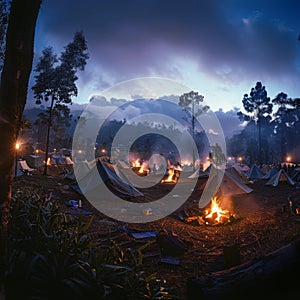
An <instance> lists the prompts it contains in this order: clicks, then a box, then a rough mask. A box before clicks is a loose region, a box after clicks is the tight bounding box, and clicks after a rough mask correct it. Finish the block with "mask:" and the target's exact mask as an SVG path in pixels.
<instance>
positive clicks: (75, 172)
mask: <svg viewBox="0 0 300 300" xmlns="http://www.w3.org/2000/svg"><path fill="white" fill-rule="evenodd" d="M95 163H96V160H95V159H94V160H91V161H87V160H85V161H79V162H76V163H74V164H73V169H72V171H71V172H69V173H68V174H66V176H65V178H66V179H70V180H80V179H81V178H82V176H85V175H82V174H87V173H88V172H90V171H91V170H92V168H93V166H94V165H95Z"/></svg>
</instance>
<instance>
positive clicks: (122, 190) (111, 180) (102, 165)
mask: <svg viewBox="0 0 300 300" xmlns="http://www.w3.org/2000/svg"><path fill="white" fill-rule="evenodd" d="M102 185H106V187H104V186H102ZM71 187H72V188H73V189H74V190H75V191H77V192H78V193H80V194H83V195H88V196H90V197H93V198H100V199H101V197H106V195H109V194H110V193H109V191H108V190H107V189H109V190H110V191H111V192H112V193H114V194H115V195H116V196H117V197H119V198H122V199H125V200H133V199H135V198H144V194H143V193H142V192H140V191H139V190H137V189H136V188H135V187H133V186H131V185H130V184H128V183H127V182H125V181H123V180H122V179H121V178H120V177H119V176H118V175H117V174H116V172H115V171H114V168H113V166H112V165H110V164H109V163H107V162H103V161H101V160H100V159H97V160H96V162H95V164H94V165H93V167H92V168H91V170H89V172H88V173H87V174H86V175H85V176H83V177H82V178H81V179H80V180H79V181H78V182H77V183H76V184H73V185H71ZM102 187H103V188H102ZM99 191H100V192H101V193H99Z"/></svg>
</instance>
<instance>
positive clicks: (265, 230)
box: [14, 167, 300, 299]
mask: <svg viewBox="0 0 300 300" xmlns="http://www.w3.org/2000/svg"><path fill="white" fill-rule="evenodd" d="M60 171H61V170H59V169H58V168H57V167H52V168H51V167H50V168H49V173H50V174H51V175H52V176H48V177H45V176H43V175H41V174H39V173H34V174H33V176H26V175H23V176H20V177H18V178H17V179H16V181H15V184H14V189H28V188H31V189H36V190H39V191H42V192H43V193H45V195H51V197H53V198H54V199H56V200H57V202H58V203H59V204H60V205H61V208H62V209H63V210H64V211H65V212H66V213H72V212H74V209H73V208H70V207H68V206H66V202H67V201H69V200H81V201H82V208H83V209H84V210H85V211H87V212H91V214H93V215H94V216H95V219H94V221H93V224H92V226H91V228H90V232H89V234H90V236H91V237H92V238H93V239H95V240H104V237H106V236H107V234H110V237H111V238H112V239H114V240H115V241H116V242H117V243H118V244H119V245H120V246H121V247H124V248H131V249H138V248H139V247H140V246H141V245H146V244H147V243H148V242H149V241H151V242H150V243H149V245H148V246H146V247H145V248H144V249H143V251H142V254H143V265H144V266H145V268H146V269H148V270H149V271H154V272H157V274H158V276H160V277H161V278H164V279H165V280H166V282H167V285H168V286H169V287H170V288H171V293H172V294H173V295H176V296H177V297H178V298H177V299H187V294H186V293H187V279H188V278H191V277H193V276H206V275H208V274H211V273H212V272H217V271H222V270H224V269H225V268H226V261H225V260H224V252H223V251H224V246H226V245H232V244H236V245H238V249H239V253H238V255H239V262H240V263H246V262H251V261H257V260H258V259H259V258H260V257H263V256H265V255H267V254H268V253H270V252H272V251H274V250H276V249H279V248H281V247H283V246H285V245H287V244H289V243H290V242H292V241H295V240H297V239H298V238H299V234H300V217H299V216H296V215H294V214H292V213H291V210H290V208H289V202H288V196H289V195H290V194H292V193H296V194H297V193H298V195H299V196H300V191H299V190H297V188H296V187H295V186H290V185H289V184H285V183H283V184H279V185H278V186H276V187H273V186H266V185H265V183H266V180H263V179H260V180H257V181H254V183H252V184H250V185H249V187H250V188H251V189H252V190H253V191H251V192H250V193H245V194H237V195H232V196H230V201H229V202H230V205H229V206H228V207H229V209H231V211H232V212H233V213H234V215H235V216H236V220H235V221H234V222H232V223H230V224H228V225H217V226H207V225H200V224H199V223H197V222H191V223H187V222H184V221H183V220H182V219H181V218H180V212H181V211H182V210H183V209H184V211H185V212H186V213H188V214H189V215H190V216H193V215H197V214H199V208H198V201H199V198H200V196H201V189H199V190H197V192H195V193H193V195H192V196H191V197H190V198H189V199H188V200H187V201H186V202H185V204H184V205H183V207H181V208H180V209H178V210H177V211H175V212H174V213H172V214H171V215H169V216H167V217H165V218H163V219H160V220H158V221H154V222H150V223H146V224H126V223H123V222H119V221H116V220H114V219H111V218H109V217H107V216H105V215H104V214H102V213H101V212H99V211H97V210H96V209H95V208H94V207H93V206H92V205H91V204H90V203H89V202H88V201H87V200H86V199H85V198H84V197H83V196H82V195H80V194H78V193H76V192H75V191H74V190H72V188H71V187H70V181H68V180H66V179H63V176H61V175H60ZM206 180H207V179H206V178H200V179H199V183H198V186H201V185H202V184H204V183H205V181H206ZM171 189H172V185H156V186H154V187H153V188H152V189H148V191H147V193H145V197H146V198H147V199H148V200H151V198H153V196H154V195H155V197H159V195H160V194H164V193H166V192H168V191H170V190H171ZM77 211H78V210H77ZM89 217H90V215H88V214H87V215H83V218H86V219H88V218H89ZM124 226H125V228H127V229H128V230H129V231H128V232H131V233H140V235H136V237H137V236H143V235H142V233H145V232H158V231H160V230H166V231H167V232H170V233H173V234H175V235H176V236H177V237H179V238H180V239H181V240H182V241H183V242H184V243H185V244H186V245H187V251H186V252H185V253H184V254H183V255H181V256H179V257H174V258H173V259H169V260H168V259H165V258H164V259H163V260H161V259H162V257H161V251H160V250H161V249H160V248H159V245H158V244H157V243H156V240H155V236H154V235H151V234H149V235H148V236H147V235H146V236H145V237H144V238H135V237H134V235H130V234H128V232H126V231H124V230H122V228H124ZM112 228H113V230H112ZM285 288H286V286H285V285H283V286H282V289H283V292H284V290H285Z"/></svg>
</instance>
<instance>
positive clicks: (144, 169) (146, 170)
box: [138, 165, 149, 174]
mask: <svg viewBox="0 0 300 300" xmlns="http://www.w3.org/2000/svg"><path fill="white" fill-rule="evenodd" d="M148 172H149V170H148V169H147V168H146V167H145V166H144V165H141V167H140V169H139V170H138V173H140V174H143V173H148Z"/></svg>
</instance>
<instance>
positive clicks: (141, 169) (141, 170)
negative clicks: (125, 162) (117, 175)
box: [131, 159, 149, 176]
mask: <svg viewBox="0 0 300 300" xmlns="http://www.w3.org/2000/svg"><path fill="white" fill-rule="evenodd" d="M131 168H132V170H133V171H134V172H135V173H136V174H138V175H140V176H146V175H148V174H149V169H148V167H147V166H146V165H145V164H144V163H142V164H141V162H140V161H139V159H136V160H135V161H134V162H132V167H131Z"/></svg>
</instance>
